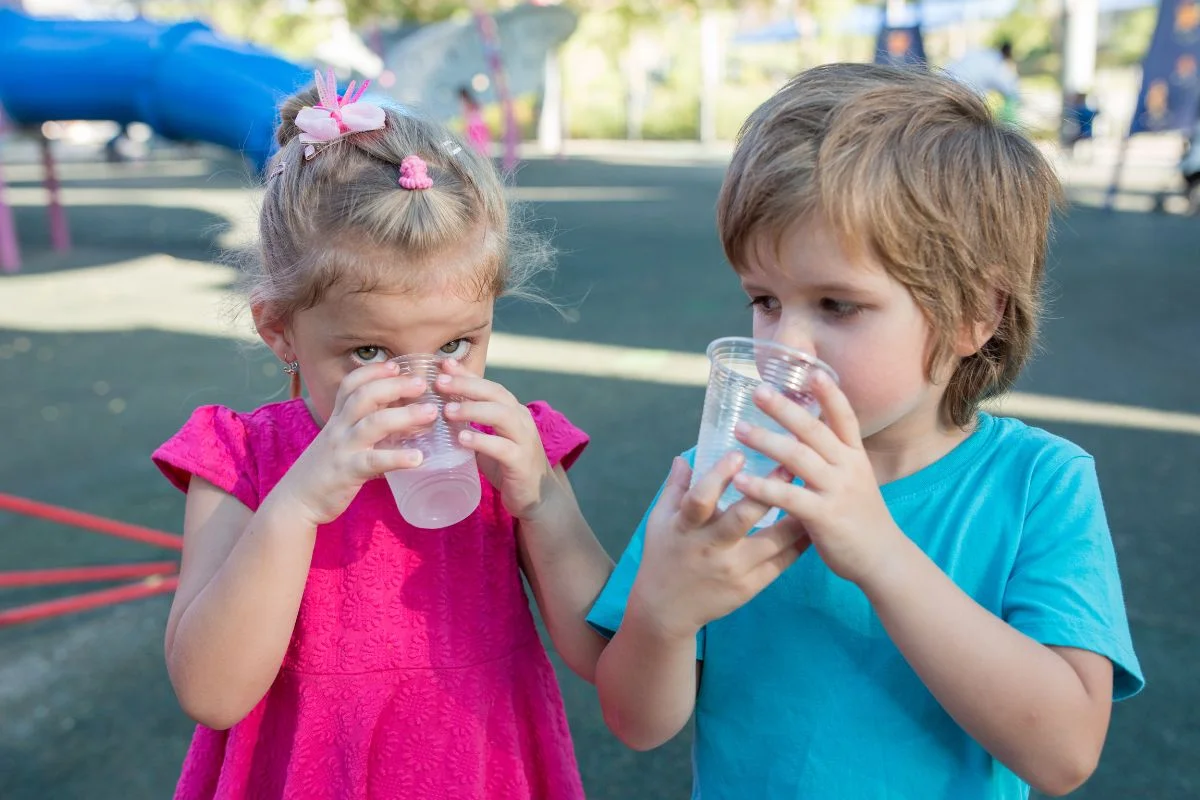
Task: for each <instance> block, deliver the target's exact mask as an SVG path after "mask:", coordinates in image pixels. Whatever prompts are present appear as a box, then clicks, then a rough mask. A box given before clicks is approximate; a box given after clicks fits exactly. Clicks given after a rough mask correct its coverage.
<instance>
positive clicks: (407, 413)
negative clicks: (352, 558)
mask: <svg viewBox="0 0 1200 800" xmlns="http://www.w3.org/2000/svg"><path fill="white" fill-rule="evenodd" d="M397 371H398V369H397V367H396V365H395V364H393V363H391V362H386V363H382V364H368V365H367V366H364V367H359V368H358V369H356V370H354V371H353V372H351V373H350V374H349V375H347V376H346V377H345V378H344V379H343V380H342V384H341V386H340V387H338V393H337V399H336V400H335V401H334V404H333V413H332V414H330V416H329V419H328V421H326V423H325V426H324V427H323V428H322V429H321V432H320V433H319V434H317V438H316V439H314V440H313V442H312V444H310V445H309V446H308V449H306V450H305V451H304V453H303V455H301V456H300V458H299V459H297V461H296V463H295V464H294V465H293V466H292V468H291V469H290V470H288V472H287V474H286V475H285V476H284V477H283V480H281V481H280V487H279V488H281V489H283V490H284V491H285V492H287V493H288V494H289V495H290V497H291V499H292V500H293V501H294V502H296V503H299V504H300V506H301V507H302V508H303V509H304V510H305V513H306V516H307V517H309V519H311V521H312V523H313V524H314V525H321V524H323V523H326V522H332V521H333V520H335V519H337V517H338V516H340V515H341V513H342V512H343V511H345V510H346V506H348V505H350V501H351V500H353V499H354V496H355V495H356V494H358V490H359V489H361V488H362V485H363V484H364V483H366V482H367V481H368V480H370V479H371V478H377V477H379V476H380V475H382V474H383V473H385V472H390V471H392V470H394V469H404V468H408V467H415V466H417V465H418V464H420V463H421V453H420V451H418V450H396V449H387V448H381V449H378V450H376V449H375V445H376V444H378V443H379V442H380V441H382V440H383V439H386V438H387V437H389V436H391V435H393V434H402V433H406V432H408V431H411V430H413V429H416V428H420V427H422V426H425V425H429V424H430V423H431V422H433V420H434V418H435V416H436V412H437V409H436V408H434V406H433V405H431V404H429V403H423V404H419V405H408V406H401V407H398V408H397V407H393V404H394V403H396V402H397V401H399V400H408V399H412V398H415V397H420V396H421V395H422V394H424V392H425V389H426V385H425V382H424V381H423V380H421V379H420V378H413V377H411V376H407V377H403V378H401V377H398V376H397Z"/></svg>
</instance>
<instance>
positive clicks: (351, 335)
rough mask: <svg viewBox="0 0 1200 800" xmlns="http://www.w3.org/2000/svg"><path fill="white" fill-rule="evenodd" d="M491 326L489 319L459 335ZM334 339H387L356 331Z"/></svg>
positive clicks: (476, 331) (349, 340)
mask: <svg viewBox="0 0 1200 800" xmlns="http://www.w3.org/2000/svg"><path fill="white" fill-rule="evenodd" d="M491 325H492V321H491V320H490V319H489V320H487V321H485V322H483V323H481V324H479V325H476V326H475V327H474V328H468V329H467V330H465V331H462V332H461V333H460V334H459V337H460V338H461V337H462V336H466V335H468V334H471V333H478V332H479V331H481V330H484V329H485V328H490V327H491ZM333 338H334V339H337V340H338V341H344V342H366V341H371V342H374V341H379V340H381V339H384V338H385V337H384V336H376V335H365V334H361V333H357V332H355V331H348V332H346V333H335V334H334V335H333Z"/></svg>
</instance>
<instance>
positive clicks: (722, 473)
mask: <svg viewBox="0 0 1200 800" xmlns="http://www.w3.org/2000/svg"><path fill="white" fill-rule="evenodd" d="M745 463H746V458H745V456H743V455H742V454H741V453H739V452H737V451H734V452H732V453H727V454H725V456H724V457H723V458H721V460H720V461H718V462H717V463H716V464H715V465H714V466H713V468H712V469H711V470H709V471H708V473H707V474H705V475H702V476H700V480H698V481H697V482H696V484H695V485H694V486H692V488H690V489H688V491H687V493H686V494H685V495H684V496H683V498H682V499H681V500H680V503H679V514H680V517H682V519H683V521H684V522H685V523H686V524H687V525H688V526H689V527H699V526H700V525H703V524H704V523H706V522H708V521H709V520H710V519H711V518H712V515H713V513H714V512H715V511H716V509H717V502H718V501H719V500H720V499H721V495H722V494H723V493H724V492H725V489H726V488H727V487H728V486H729V481H730V479H731V478H733V476H734V475H736V474H737V472H738V470H740V469H741V468H742V466H743V465H744V464H745Z"/></svg>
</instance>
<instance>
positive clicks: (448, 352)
mask: <svg viewBox="0 0 1200 800" xmlns="http://www.w3.org/2000/svg"><path fill="white" fill-rule="evenodd" d="M469 352H471V343H470V342H469V341H468V340H466V339H455V340H453V341H450V342H446V343H445V344H444V345H442V346H441V347H439V348H438V353H437V354H438V355H439V356H445V357H446V358H453V359H463V358H466V357H467V353H469Z"/></svg>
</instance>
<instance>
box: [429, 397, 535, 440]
mask: <svg viewBox="0 0 1200 800" xmlns="http://www.w3.org/2000/svg"><path fill="white" fill-rule="evenodd" d="M446 419H448V420H453V421H456V422H474V423H476V424H479V425H487V426H488V427H490V428H492V429H494V431H495V432H496V433H497V434H498V435H500V436H503V437H505V438H506V439H512V440H513V441H520V440H528V439H530V438H537V425H535V424H534V422H533V417H532V416H530V414H529V409H527V408H526V407H525V406H523V405H519V404H512V403H500V402H495V401H476V400H465V401H461V402H460V401H455V402H452V403H447V404H446Z"/></svg>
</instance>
